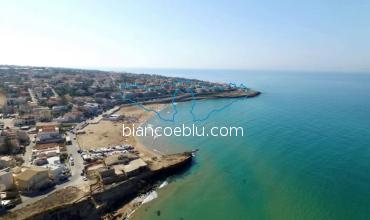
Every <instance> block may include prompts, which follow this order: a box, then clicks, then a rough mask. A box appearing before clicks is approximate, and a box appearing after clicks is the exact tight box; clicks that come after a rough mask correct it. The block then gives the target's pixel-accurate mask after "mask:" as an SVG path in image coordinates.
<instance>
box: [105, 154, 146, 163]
mask: <svg viewBox="0 0 370 220" xmlns="http://www.w3.org/2000/svg"><path fill="white" fill-rule="evenodd" d="M138 158H139V157H138V156H137V155H135V154H130V153H126V154H114V155H111V156H108V157H106V158H104V163H105V165H106V166H113V165H117V164H128V163H129V162H130V161H131V160H135V159H138Z"/></svg>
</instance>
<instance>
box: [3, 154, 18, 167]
mask: <svg viewBox="0 0 370 220" xmlns="http://www.w3.org/2000/svg"><path fill="white" fill-rule="evenodd" d="M15 166H16V161H15V159H14V158H13V157H9V156H3V157H0V169H3V168H6V167H15Z"/></svg>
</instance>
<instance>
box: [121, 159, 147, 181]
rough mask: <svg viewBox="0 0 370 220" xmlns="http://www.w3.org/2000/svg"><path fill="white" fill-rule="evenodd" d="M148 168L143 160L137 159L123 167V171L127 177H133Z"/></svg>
mask: <svg viewBox="0 0 370 220" xmlns="http://www.w3.org/2000/svg"><path fill="white" fill-rule="evenodd" d="M147 168H148V165H147V164H146V163H145V162H144V160H143V159H141V158H139V159H136V160H133V161H131V162H130V163H129V164H128V165H124V166H123V171H124V172H125V174H126V176H127V177H131V176H135V175H137V174H139V173H141V172H143V171H145V170H146V169H147Z"/></svg>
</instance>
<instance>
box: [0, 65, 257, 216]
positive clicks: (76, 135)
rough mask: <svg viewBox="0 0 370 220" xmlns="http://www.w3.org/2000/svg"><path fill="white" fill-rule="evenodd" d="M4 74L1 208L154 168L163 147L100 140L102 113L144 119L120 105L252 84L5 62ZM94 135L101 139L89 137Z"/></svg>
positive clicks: (107, 117)
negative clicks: (146, 149) (152, 149)
mask: <svg viewBox="0 0 370 220" xmlns="http://www.w3.org/2000/svg"><path fill="white" fill-rule="evenodd" d="M0 78H1V83H0V155H1V156H0V195H1V197H0V201H1V205H0V207H1V209H2V210H13V209H19V208H22V207H25V206H27V205H29V204H32V203H34V202H35V201H38V200H40V199H42V198H45V197H47V196H48V195H49V194H50V193H52V192H55V191H56V190H58V189H64V188H66V187H68V186H85V187H88V188H90V189H91V187H92V186H93V185H98V186H99V185H103V186H104V185H109V184H112V183H119V182H122V181H125V180H127V179H130V178H131V177H134V176H136V175H139V174H140V173H143V172H145V171H146V170H155V169H156V164H155V163H157V162H158V161H160V159H158V158H157V157H160V155H149V156H148V155H147V154H145V153H142V152H139V151H138V150H137V146H133V145H136V142H135V141H127V140H122V141H123V142H122V141H116V142H109V141H108V142H102V143H100V142H99V140H102V139H104V136H106V135H103V134H101V135H99V134H98V131H90V130H91V129H90V127H93V126H94V125H99V124H101V123H104V122H101V121H108V122H109V123H110V124H109V125H110V126H116V124H114V123H117V122H120V121H126V122H139V121H138V118H139V117H138V116H137V115H130V114H129V113H130V112H133V110H131V111H128V110H124V111H122V112H121V113H120V109H121V107H122V106H130V105H131V104H133V103H142V104H148V105H153V104H155V103H168V102H170V101H186V100H189V98H194V97H198V98H202V97H203V98H204V97H205V96H209V97H221V98H222V97H225V94H226V97H227V96H230V97H239V96H242V95H245V94H247V92H250V91H246V90H245V89H240V88H236V87H235V86H232V85H228V84H225V83H211V82H206V81H201V80H185V79H182V78H174V77H165V76H159V75H147V74H131V73H121V72H104V71H98V70H79V69H65V68H48V67H21V66H0ZM247 95H248V94H247ZM249 95H250V96H253V95H255V94H254V93H250V94H249ZM112 128H113V127H112ZM89 129H90V130H89ZM98 130H102V129H98ZM103 130H104V129H103ZM108 130H112V129H108ZM87 131H88V133H87ZM94 132H95V133H94ZM93 138H97V139H99V140H96V141H95V142H94V143H98V146H95V145H96V144H95V145H94V143H89V142H86V140H92V139H93ZM106 138H107V139H112V136H111V137H108V136H106ZM125 141H126V143H125ZM92 145H94V147H93V148H92ZM165 163H166V162H165Z"/></svg>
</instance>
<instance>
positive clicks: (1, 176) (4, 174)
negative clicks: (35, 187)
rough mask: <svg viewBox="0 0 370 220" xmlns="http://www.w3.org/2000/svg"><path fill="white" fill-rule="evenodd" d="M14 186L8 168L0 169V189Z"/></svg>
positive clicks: (11, 174) (4, 189)
mask: <svg viewBox="0 0 370 220" xmlns="http://www.w3.org/2000/svg"><path fill="white" fill-rule="evenodd" d="M13 187H14V180H13V173H12V172H11V171H10V169H9V168H7V169H3V170H0V191H6V190H9V189H12V188H13Z"/></svg>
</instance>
